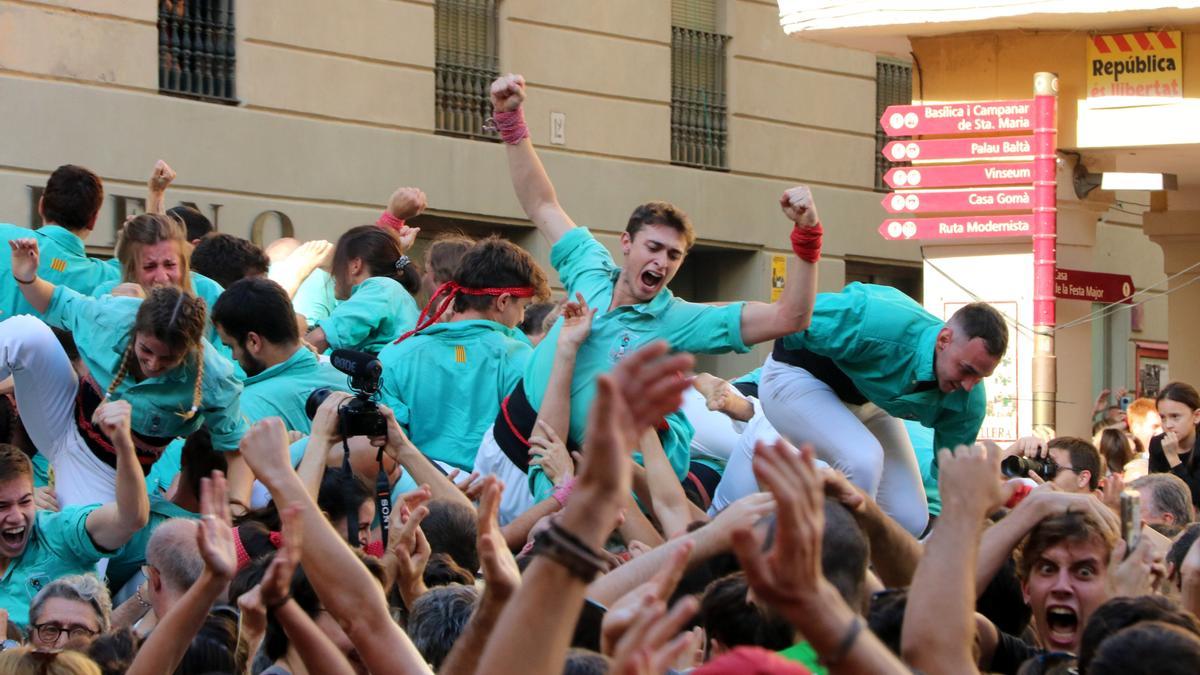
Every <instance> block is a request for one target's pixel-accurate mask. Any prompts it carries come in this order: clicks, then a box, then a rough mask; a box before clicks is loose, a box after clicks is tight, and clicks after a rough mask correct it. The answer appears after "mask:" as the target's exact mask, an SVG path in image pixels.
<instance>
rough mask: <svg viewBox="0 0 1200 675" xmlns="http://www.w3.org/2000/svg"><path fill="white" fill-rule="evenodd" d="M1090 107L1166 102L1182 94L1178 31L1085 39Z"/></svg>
mask: <svg viewBox="0 0 1200 675" xmlns="http://www.w3.org/2000/svg"><path fill="white" fill-rule="evenodd" d="M1087 60H1088V63H1087V92H1088V94H1087V95H1088V101H1089V103H1090V104H1091V105H1092V107H1106V106H1107V107H1117V106H1130V105H1147V104H1154V103H1169V102H1171V101H1174V100H1179V99H1182V98H1183V34H1182V33H1181V32H1180V31H1177V30H1173V31H1157V32H1143V33H1118V34H1114V35H1094V36H1092V37H1091V39H1089V40H1088V43H1087Z"/></svg>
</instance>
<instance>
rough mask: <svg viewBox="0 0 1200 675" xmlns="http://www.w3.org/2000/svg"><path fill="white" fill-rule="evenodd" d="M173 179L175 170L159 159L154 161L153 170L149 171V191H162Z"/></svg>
mask: <svg viewBox="0 0 1200 675" xmlns="http://www.w3.org/2000/svg"><path fill="white" fill-rule="evenodd" d="M174 180H175V170H174V169H172V168H171V166H170V165H169V164H167V163H166V162H164V161H162V160H161V159H160V160H158V161H157V162H155V163H154V171H153V172H151V173H150V180H149V181H148V183H149V185H150V191H151V192H164V191H166V189H167V187H168V186H169V185H170V184H171V182H172V181H174Z"/></svg>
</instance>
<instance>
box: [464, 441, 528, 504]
mask: <svg viewBox="0 0 1200 675" xmlns="http://www.w3.org/2000/svg"><path fill="white" fill-rule="evenodd" d="M474 469H475V471H478V472H479V477H480V478H484V477H485V476H496V477H497V478H499V479H500V480H502V481H504V492H503V493H502V494H501V495H500V513H499V516H498V520H499V521H500V524H501V525H507V524H509V523H510V522H512V521H513V520H514V519H515V518H516V517H517V516H519V515H521V514H522V513H524V512H525V511H527V510H529V508H530V507H532V506H533V505H534V500H533V493H532V492H530V490H529V474H527V473H525V472H524V471H522V470H521V468H520V467H518V466H517V465H516V464H513V461H512V460H511V459H509V458H508V455H506V454H504V450H502V449H500V444H499V443H497V442H496V435H495V434H494V433H492V427H488V430H487V433H485V434H484V435H483V442H482V443H480V444H479V452H478V454H476V455H475V467H474Z"/></svg>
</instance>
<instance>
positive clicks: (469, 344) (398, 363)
mask: <svg viewBox="0 0 1200 675" xmlns="http://www.w3.org/2000/svg"><path fill="white" fill-rule="evenodd" d="M519 335H520V331H517V330H514V329H512V328H508V327H507V326H504V325H502V324H499V323H496V322H494V321H483V320H472V321H451V322H448V323H438V324H434V325H432V326H430V327H428V328H426V329H425V330H423V331H421V332H420V333H419V334H417V335H414V336H412V337H410V338H408V339H407V340H405V341H404V342H400V343H398V344H396V343H392V344H388V345H387V346H386V347H384V348H383V351H381V352H379V360H380V361H382V362H383V384H382V387H381V389H380V400H381V402H382V403H384V404H386V405H387V406H388V407H390V408H391V409H392V410H393V411H394V412H395V413H396V421H398V422H400V424H401V425H403V426H404V428H405V430H406V431H407V432H408V436H409V439H411V440H412V442H413V444H414V445H416V446H417V447H418V448H420V449H421V452H422V453H424V454H425V456H426V457H429V458H430V459H435V460H438V461H442V462H445V463H447V464H450V465H452V466H455V467H458V468H459V469H463V470H464V471H468V472H469V471H470V470H471V468H472V467H473V466H474V465H475V455H476V453H477V452H478V450H479V443H480V441H481V440H483V435H484V433H485V432H487V430H488V427H489V426H491V424H492V422H494V421H495V420H496V415H497V414H498V413H499V412H500V402H501V401H502V400H504V397H506V396H508V395H509V394H510V393H512V390H513V388H514V387H515V386H516V385H517V382H519V381H520V379H521V374H522V373H523V372H524V371H525V365H526V364H527V363H528V362H529V357H530V355H532V353H533V349H532V348H530V346H529V345H528V344H527V343H526V342H523V341H522V340H521V339H520V338H519V337H518V336H519Z"/></svg>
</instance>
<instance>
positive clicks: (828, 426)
mask: <svg viewBox="0 0 1200 675" xmlns="http://www.w3.org/2000/svg"><path fill="white" fill-rule="evenodd" d="M758 393H759V400H760V401H761V402H762V407H763V412H764V413H766V416H767V419H768V420H769V421H770V422H771V425H772V426H774V427H775V429H777V430H778V432H779V434H780V435H782V436H783V437H784V438H786V439H787V440H788V441H789V442H791V443H793V444H795V445H797V446H798V445H800V444H802V443H811V444H812V445H813V447H814V448H815V449H816V452H817V457H819V458H821V459H822V460H824V461H825V462H827V463H828V464H829V465H830V466H832V467H833V468H835V469H837V470H838V471H841V472H842V473H844V474H846V477H847V478H849V479H850V481H851V482H852V483H854V484H855V485H857V486H858V487H860V488H862V489H863V490H864V491H865V492H866V493H867V494H868V495H870V496H871V497H872V498H874V499H875V501H876V502H877V503H878V504H879V506H880V508H882V509H883V511H884V513H887V514H888V515H889V516H891V517H892V518H893V519H894V520H896V522H898V523H900V525H901V526H902V527H904V529H906V530H908V531H909V532H911V533H912V534H913V535H914V536H920V535H921V533H922V532H924V531H925V526H926V525H927V524H928V522H929V505H928V503H927V502H926V500H925V488H924V486H923V485H922V483H921V469H920V466H919V465H918V463H917V457H916V454H915V453H914V451H913V448H912V442H911V441H909V439H908V432H907V431H905V429H904V422H902V421H900V420H898V419H896V418H895V417H892V416H891V415H889V414H888V413H887V412H886V411H884V410H883V409H882V408H880V407H879V406H877V405H875V404H874V403H865V404H863V405H852V404H848V403H844V402H842V401H841V400H840V399H839V398H838V397H837V395H836V394H834V393H833V390H832V389H831V388H830V387H829V385H827V384H825V383H824V382H822V381H820V380H818V379H817V378H816V377H813V375H812V374H810V373H809V372H808V371H807V370H804V369H803V368H798V367H796V366H791V365H788V364H785V363H780V362H778V361H776V360H775V359H774V358H770V357H768V358H767V362H766V364H765V365H764V366H763V370H762V379H761V381H760V382H759V386H758Z"/></svg>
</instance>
